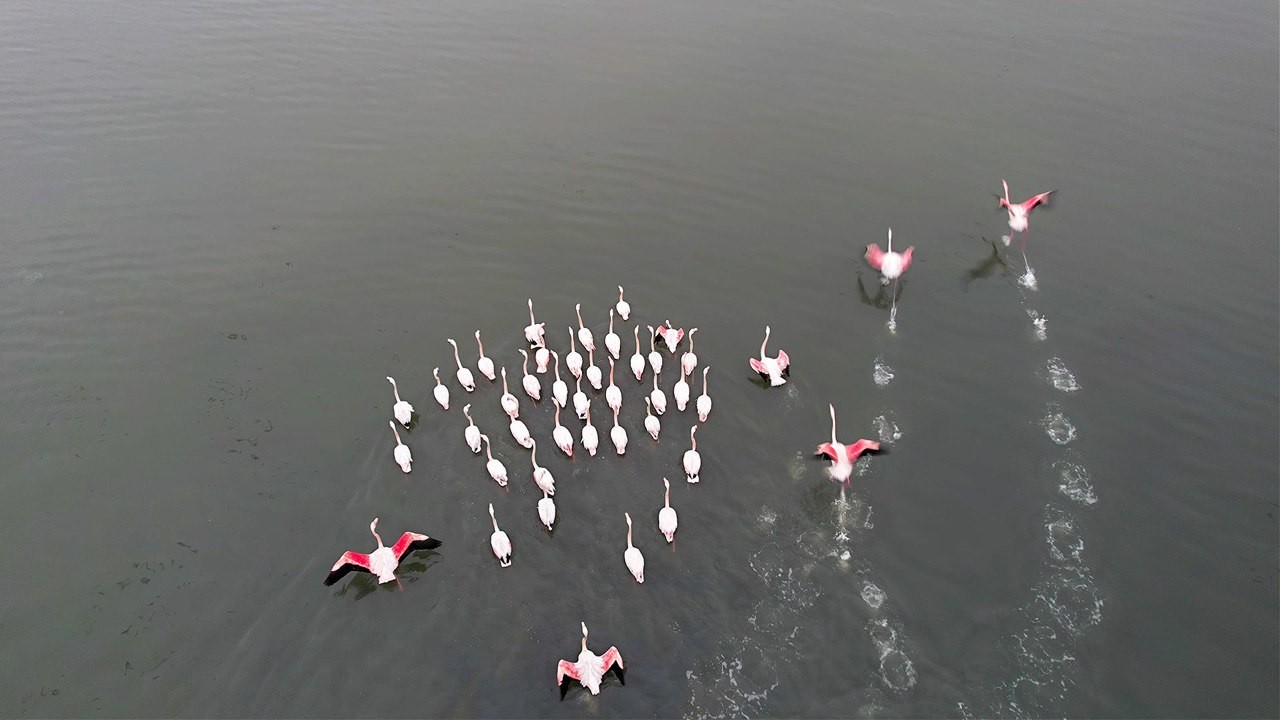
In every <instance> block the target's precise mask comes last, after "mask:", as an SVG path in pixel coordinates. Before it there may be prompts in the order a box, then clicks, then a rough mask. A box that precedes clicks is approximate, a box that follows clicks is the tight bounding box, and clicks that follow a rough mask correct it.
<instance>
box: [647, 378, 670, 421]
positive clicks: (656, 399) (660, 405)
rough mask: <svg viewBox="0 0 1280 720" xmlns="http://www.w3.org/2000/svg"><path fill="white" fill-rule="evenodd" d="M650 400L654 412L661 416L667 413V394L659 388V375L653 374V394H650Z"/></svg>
mask: <svg viewBox="0 0 1280 720" xmlns="http://www.w3.org/2000/svg"><path fill="white" fill-rule="evenodd" d="M649 399H650V400H652V401H653V411H654V412H655V413H657V414H659V415H661V414H663V413H665V412H666V411H667V394H666V393H664V392H662V388H660V387H658V374H657V373H654V374H653V392H651V393H649Z"/></svg>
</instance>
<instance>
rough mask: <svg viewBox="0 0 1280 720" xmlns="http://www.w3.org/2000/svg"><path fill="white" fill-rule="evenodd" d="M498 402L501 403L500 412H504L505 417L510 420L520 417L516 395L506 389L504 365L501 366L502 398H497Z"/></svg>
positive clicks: (505, 369)
mask: <svg viewBox="0 0 1280 720" xmlns="http://www.w3.org/2000/svg"><path fill="white" fill-rule="evenodd" d="M498 403H499V404H500V405H502V412H504V413H506V414H507V417H509V418H511V419H512V420H515V419H516V418H518V417H520V401H519V400H517V399H516V396H515V395H512V394H511V391H510V390H508V389H507V368H506V366H503V368H502V398H501V399H499V400H498Z"/></svg>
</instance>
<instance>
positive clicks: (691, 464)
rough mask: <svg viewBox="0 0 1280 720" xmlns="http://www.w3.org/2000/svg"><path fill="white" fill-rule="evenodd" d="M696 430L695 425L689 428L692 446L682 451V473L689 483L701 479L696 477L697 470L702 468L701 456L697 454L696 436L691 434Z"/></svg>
mask: <svg viewBox="0 0 1280 720" xmlns="http://www.w3.org/2000/svg"><path fill="white" fill-rule="evenodd" d="M697 430H698V426H697V425H694V426H693V427H691V428H689V442H691V443H693V447H692V448H691V449H689V450H685V451H684V474H685V476H686V477H685V479H686V480H688V481H689V482H690V483H696V482H698V481H700V480H701V479H702V478H699V477H698V472H699V471H701V470H702V456H701V455H699V454H698V438H696V437H694V436H693V434H694V433H695V432H697Z"/></svg>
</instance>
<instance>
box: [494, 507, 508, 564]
mask: <svg viewBox="0 0 1280 720" xmlns="http://www.w3.org/2000/svg"><path fill="white" fill-rule="evenodd" d="M489 519H490V520H492V521H493V534H492V535H490V536H489V547H490V548H491V549H492V550H493V556H494V557H496V558H498V565H499V566H500V567H511V538H509V537H507V534H506V533H504V532H502V530H500V529H499V528H498V518H496V517H494V516H493V503H489Z"/></svg>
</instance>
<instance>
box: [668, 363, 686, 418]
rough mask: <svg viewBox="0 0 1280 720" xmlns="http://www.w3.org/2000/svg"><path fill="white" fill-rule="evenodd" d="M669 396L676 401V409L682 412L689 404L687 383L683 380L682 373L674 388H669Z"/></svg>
mask: <svg viewBox="0 0 1280 720" xmlns="http://www.w3.org/2000/svg"><path fill="white" fill-rule="evenodd" d="M671 395H672V396H673V397H674V398H675V399H676V409H677V410H679V411H680V412H684V408H685V406H686V405H688V404H689V383H688V382H687V381H686V380H685V379H684V373H683V372H682V373H680V379H679V380H676V386H675V387H673V388H671Z"/></svg>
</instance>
